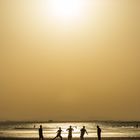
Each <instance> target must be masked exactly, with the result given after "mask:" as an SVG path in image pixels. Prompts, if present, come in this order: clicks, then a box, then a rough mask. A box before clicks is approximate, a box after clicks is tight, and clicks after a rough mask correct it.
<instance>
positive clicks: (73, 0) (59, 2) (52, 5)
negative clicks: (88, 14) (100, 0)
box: [48, 0, 84, 20]
mask: <svg viewBox="0 0 140 140" xmlns="http://www.w3.org/2000/svg"><path fill="white" fill-rule="evenodd" d="M83 2H84V0H49V1H48V5H49V11H48V12H49V16H51V17H53V18H55V19H61V20H62V19H63V20H73V19H76V18H79V17H81V16H82V14H83V5H84V3H83Z"/></svg>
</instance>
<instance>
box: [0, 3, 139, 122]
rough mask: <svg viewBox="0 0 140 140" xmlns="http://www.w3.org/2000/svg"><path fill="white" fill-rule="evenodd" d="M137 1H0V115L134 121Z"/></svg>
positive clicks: (7, 117)
mask: <svg viewBox="0 0 140 140" xmlns="http://www.w3.org/2000/svg"><path fill="white" fill-rule="evenodd" d="M139 7H140V1H139V0H0V112H1V113H0V114H1V115H0V120H48V119H54V120H92V119H93V120H94V119H102V120H106V119H107V120H108V119H109V120H140V111H139V106H140V100H139V99H140V8H139Z"/></svg>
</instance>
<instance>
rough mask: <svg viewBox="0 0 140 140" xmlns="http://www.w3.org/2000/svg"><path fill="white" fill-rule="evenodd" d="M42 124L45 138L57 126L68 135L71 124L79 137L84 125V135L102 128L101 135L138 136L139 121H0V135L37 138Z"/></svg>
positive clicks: (94, 135) (54, 132)
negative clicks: (85, 131)
mask: <svg viewBox="0 0 140 140" xmlns="http://www.w3.org/2000/svg"><path fill="white" fill-rule="evenodd" d="M40 125H42V127H43V134H44V137H45V138H53V137H55V136H56V132H57V130H58V128H59V127H61V128H62V130H63V131H62V137H63V138H66V137H67V135H68V132H67V128H68V127H69V126H72V127H73V129H74V131H73V137H75V138H78V137H80V129H81V128H82V127H83V126H85V127H86V130H87V132H88V135H86V134H85V137H87V138H92V137H97V128H96V126H97V125H99V126H100V128H101V129H102V137H139V138H140V122H137V121H132V122H122V121H90V122H53V121H47V122H11V121H3V122H0V137H6V138H38V128H39V126H40Z"/></svg>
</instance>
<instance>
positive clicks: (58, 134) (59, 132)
mask: <svg viewBox="0 0 140 140" xmlns="http://www.w3.org/2000/svg"><path fill="white" fill-rule="evenodd" d="M61 132H62V129H61V127H59V129H58V131H57V135H56V137H55V138H53V140H54V139H56V138H57V137H59V138H60V139H61V140H62V136H61Z"/></svg>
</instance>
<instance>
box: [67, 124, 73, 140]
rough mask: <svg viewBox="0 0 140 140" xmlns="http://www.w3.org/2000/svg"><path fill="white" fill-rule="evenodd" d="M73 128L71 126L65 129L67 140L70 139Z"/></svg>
mask: <svg viewBox="0 0 140 140" xmlns="http://www.w3.org/2000/svg"><path fill="white" fill-rule="evenodd" d="M73 130H74V129H73V128H72V127H71V126H70V127H69V128H68V129H67V131H68V140H71V139H72V131H73Z"/></svg>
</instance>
